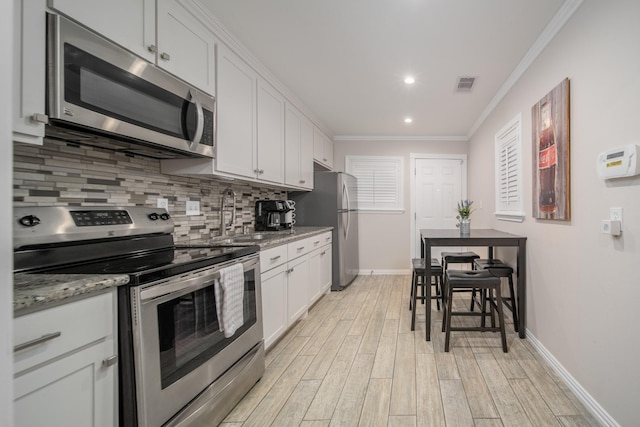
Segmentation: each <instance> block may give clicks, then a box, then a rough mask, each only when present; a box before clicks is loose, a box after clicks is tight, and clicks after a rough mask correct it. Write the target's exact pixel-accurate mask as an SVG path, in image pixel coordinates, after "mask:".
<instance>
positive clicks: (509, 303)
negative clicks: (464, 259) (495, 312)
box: [473, 259, 518, 332]
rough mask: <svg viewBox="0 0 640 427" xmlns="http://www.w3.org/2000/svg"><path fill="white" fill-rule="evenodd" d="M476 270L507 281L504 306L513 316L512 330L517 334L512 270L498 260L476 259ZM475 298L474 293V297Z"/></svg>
mask: <svg viewBox="0 0 640 427" xmlns="http://www.w3.org/2000/svg"><path fill="white" fill-rule="evenodd" d="M474 265H475V268H476V270H487V271H489V272H490V273H491V274H493V275H494V276H496V277H506V278H507V279H509V297H508V298H505V299H504V305H505V306H506V307H507V308H508V309H509V310H511V313H512V314H513V329H514V330H515V331H516V332H518V304H517V303H516V294H515V292H514V287H513V268H511V267H510V266H509V265H508V264H505V263H504V262H502V261H501V260H499V259H477V260H475V261H474ZM473 296H474V297H475V292H474V295H473Z"/></svg>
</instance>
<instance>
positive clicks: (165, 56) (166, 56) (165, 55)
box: [160, 52, 171, 61]
mask: <svg viewBox="0 0 640 427" xmlns="http://www.w3.org/2000/svg"><path fill="white" fill-rule="evenodd" d="M160 58H161V59H164V60H165V61H171V55H169V54H168V53H167V52H162V53H161V54H160Z"/></svg>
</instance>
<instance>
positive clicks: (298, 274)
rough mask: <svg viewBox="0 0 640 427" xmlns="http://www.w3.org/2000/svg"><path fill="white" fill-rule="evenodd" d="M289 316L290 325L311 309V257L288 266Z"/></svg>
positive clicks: (303, 257) (302, 257)
mask: <svg viewBox="0 0 640 427" xmlns="http://www.w3.org/2000/svg"><path fill="white" fill-rule="evenodd" d="M287 267H289V268H288V269H287V273H288V275H287V303H288V305H287V315H288V316H289V319H288V320H289V322H288V324H289V325H292V324H293V322H295V321H296V320H298V319H299V318H301V317H303V316H304V315H305V314H306V313H307V309H308V308H309V306H308V304H309V298H308V294H309V291H308V290H307V289H308V284H309V256H308V255H304V256H301V257H298V258H296V259H294V260H293V261H289V263H288V264H287Z"/></svg>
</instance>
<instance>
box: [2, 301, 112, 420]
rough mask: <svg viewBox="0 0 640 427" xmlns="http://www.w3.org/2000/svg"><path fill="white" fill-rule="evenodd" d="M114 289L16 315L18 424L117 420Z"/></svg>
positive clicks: (15, 398) (16, 399)
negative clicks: (41, 309) (34, 311)
mask: <svg viewBox="0 0 640 427" xmlns="http://www.w3.org/2000/svg"><path fill="white" fill-rule="evenodd" d="M115 310H116V303H115V289H114V290H112V291H110V292H108V293H102V294H99V295H96V296H92V297H89V298H86V299H83V300H79V301H74V302H71V303H67V304H64V305H61V306H57V307H53V308H50V309H46V310H43V311H39V312H36V313H32V314H27V315H24V316H20V317H17V318H16V319H14V345H15V347H14V381H13V388H14V419H15V422H14V425H15V426H16V427H23V426H24V427H27V426H29V427H30V426H41V425H42V426H44V425H49V426H65V427H74V426H78V427H87V426H94V427H107V426H109V427H111V426H114V425H117V424H118V422H117V420H118V416H117V414H118V412H117V411H118V406H117V402H118V399H117V375H118V365H117V354H118V351H117V339H116V330H117V329H116V323H115V322H116V317H115Z"/></svg>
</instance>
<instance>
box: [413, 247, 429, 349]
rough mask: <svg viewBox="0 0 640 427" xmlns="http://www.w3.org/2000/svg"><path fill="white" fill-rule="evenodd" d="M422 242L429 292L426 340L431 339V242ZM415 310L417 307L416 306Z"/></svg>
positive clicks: (426, 298) (427, 296) (426, 297)
mask: <svg viewBox="0 0 640 427" xmlns="http://www.w3.org/2000/svg"><path fill="white" fill-rule="evenodd" d="M422 244H423V247H424V267H425V268H424V270H425V278H424V280H425V283H426V288H427V292H426V295H425V300H426V301H425V303H426V307H425V309H424V311H425V315H424V317H425V323H424V325H425V329H426V340H427V341H431V243H429V242H426V243H425V242H424V239H422ZM414 310H415V307H414Z"/></svg>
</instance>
